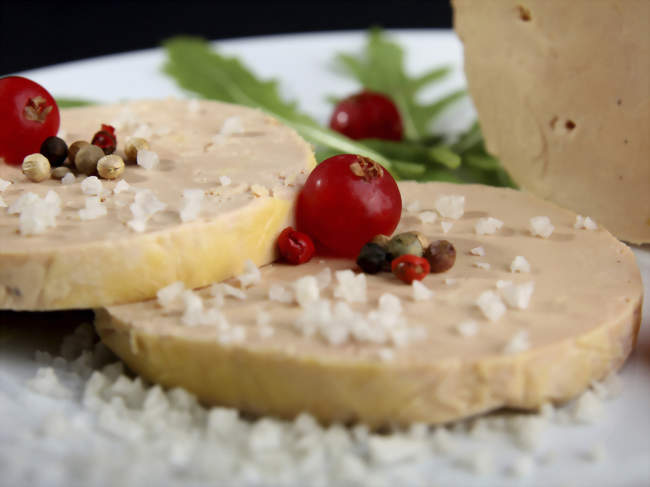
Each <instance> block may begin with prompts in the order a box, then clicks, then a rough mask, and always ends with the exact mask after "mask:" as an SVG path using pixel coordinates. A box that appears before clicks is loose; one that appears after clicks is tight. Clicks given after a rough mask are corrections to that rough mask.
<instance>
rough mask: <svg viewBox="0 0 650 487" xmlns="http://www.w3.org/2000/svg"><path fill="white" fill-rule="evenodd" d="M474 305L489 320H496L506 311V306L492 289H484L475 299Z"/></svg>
mask: <svg viewBox="0 0 650 487" xmlns="http://www.w3.org/2000/svg"><path fill="white" fill-rule="evenodd" d="M476 305H477V306H478V307H479V308H480V310H481V312H482V313H483V315H484V316H485V317H486V318H487V319H488V320H490V321H497V320H498V319H499V318H501V316H503V314H504V313H505V312H506V306H505V304H503V301H501V298H500V297H499V295H498V294H497V293H495V292H494V291H484V292H483V293H481V295H480V296H479V297H478V299H477V300H476Z"/></svg>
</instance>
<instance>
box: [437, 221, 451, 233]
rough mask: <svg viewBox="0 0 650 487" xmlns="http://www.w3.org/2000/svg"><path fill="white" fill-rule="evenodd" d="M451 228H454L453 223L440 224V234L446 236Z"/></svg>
mask: <svg viewBox="0 0 650 487" xmlns="http://www.w3.org/2000/svg"><path fill="white" fill-rule="evenodd" d="M453 226H454V224H453V222H445V221H441V222H440V227H441V228H442V233H444V234H445V235H447V234H448V233H449V230H451V227H453Z"/></svg>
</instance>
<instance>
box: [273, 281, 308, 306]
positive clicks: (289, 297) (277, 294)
mask: <svg viewBox="0 0 650 487" xmlns="http://www.w3.org/2000/svg"><path fill="white" fill-rule="evenodd" d="M316 287H318V283H317V285H316ZM269 299H270V300H271V301H278V302H279V303H290V302H292V301H293V293H292V292H291V291H290V290H289V289H287V288H285V287H284V286H282V285H280V284H272V285H271V287H269Z"/></svg>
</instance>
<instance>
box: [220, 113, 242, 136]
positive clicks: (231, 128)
mask: <svg viewBox="0 0 650 487" xmlns="http://www.w3.org/2000/svg"><path fill="white" fill-rule="evenodd" d="M243 133H244V124H243V122H242V120H241V117H238V116H232V117H228V118H226V119H225V120H224V121H223V125H222V126H221V130H220V131H219V135H222V136H226V137H227V136H229V135H235V134H243Z"/></svg>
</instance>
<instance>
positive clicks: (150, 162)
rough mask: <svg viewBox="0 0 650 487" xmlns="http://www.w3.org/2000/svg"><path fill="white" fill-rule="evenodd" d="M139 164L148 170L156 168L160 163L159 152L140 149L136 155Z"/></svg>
mask: <svg viewBox="0 0 650 487" xmlns="http://www.w3.org/2000/svg"><path fill="white" fill-rule="evenodd" d="M136 162H137V163H138V166H140V167H142V168H143V169H146V170H147V171H149V170H151V169H154V168H156V167H157V166H158V165H159V164H160V158H159V157H158V154H157V153H156V152H154V151H152V150H147V149H140V150H139V151H138V155H137V156H136Z"/></svg>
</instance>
